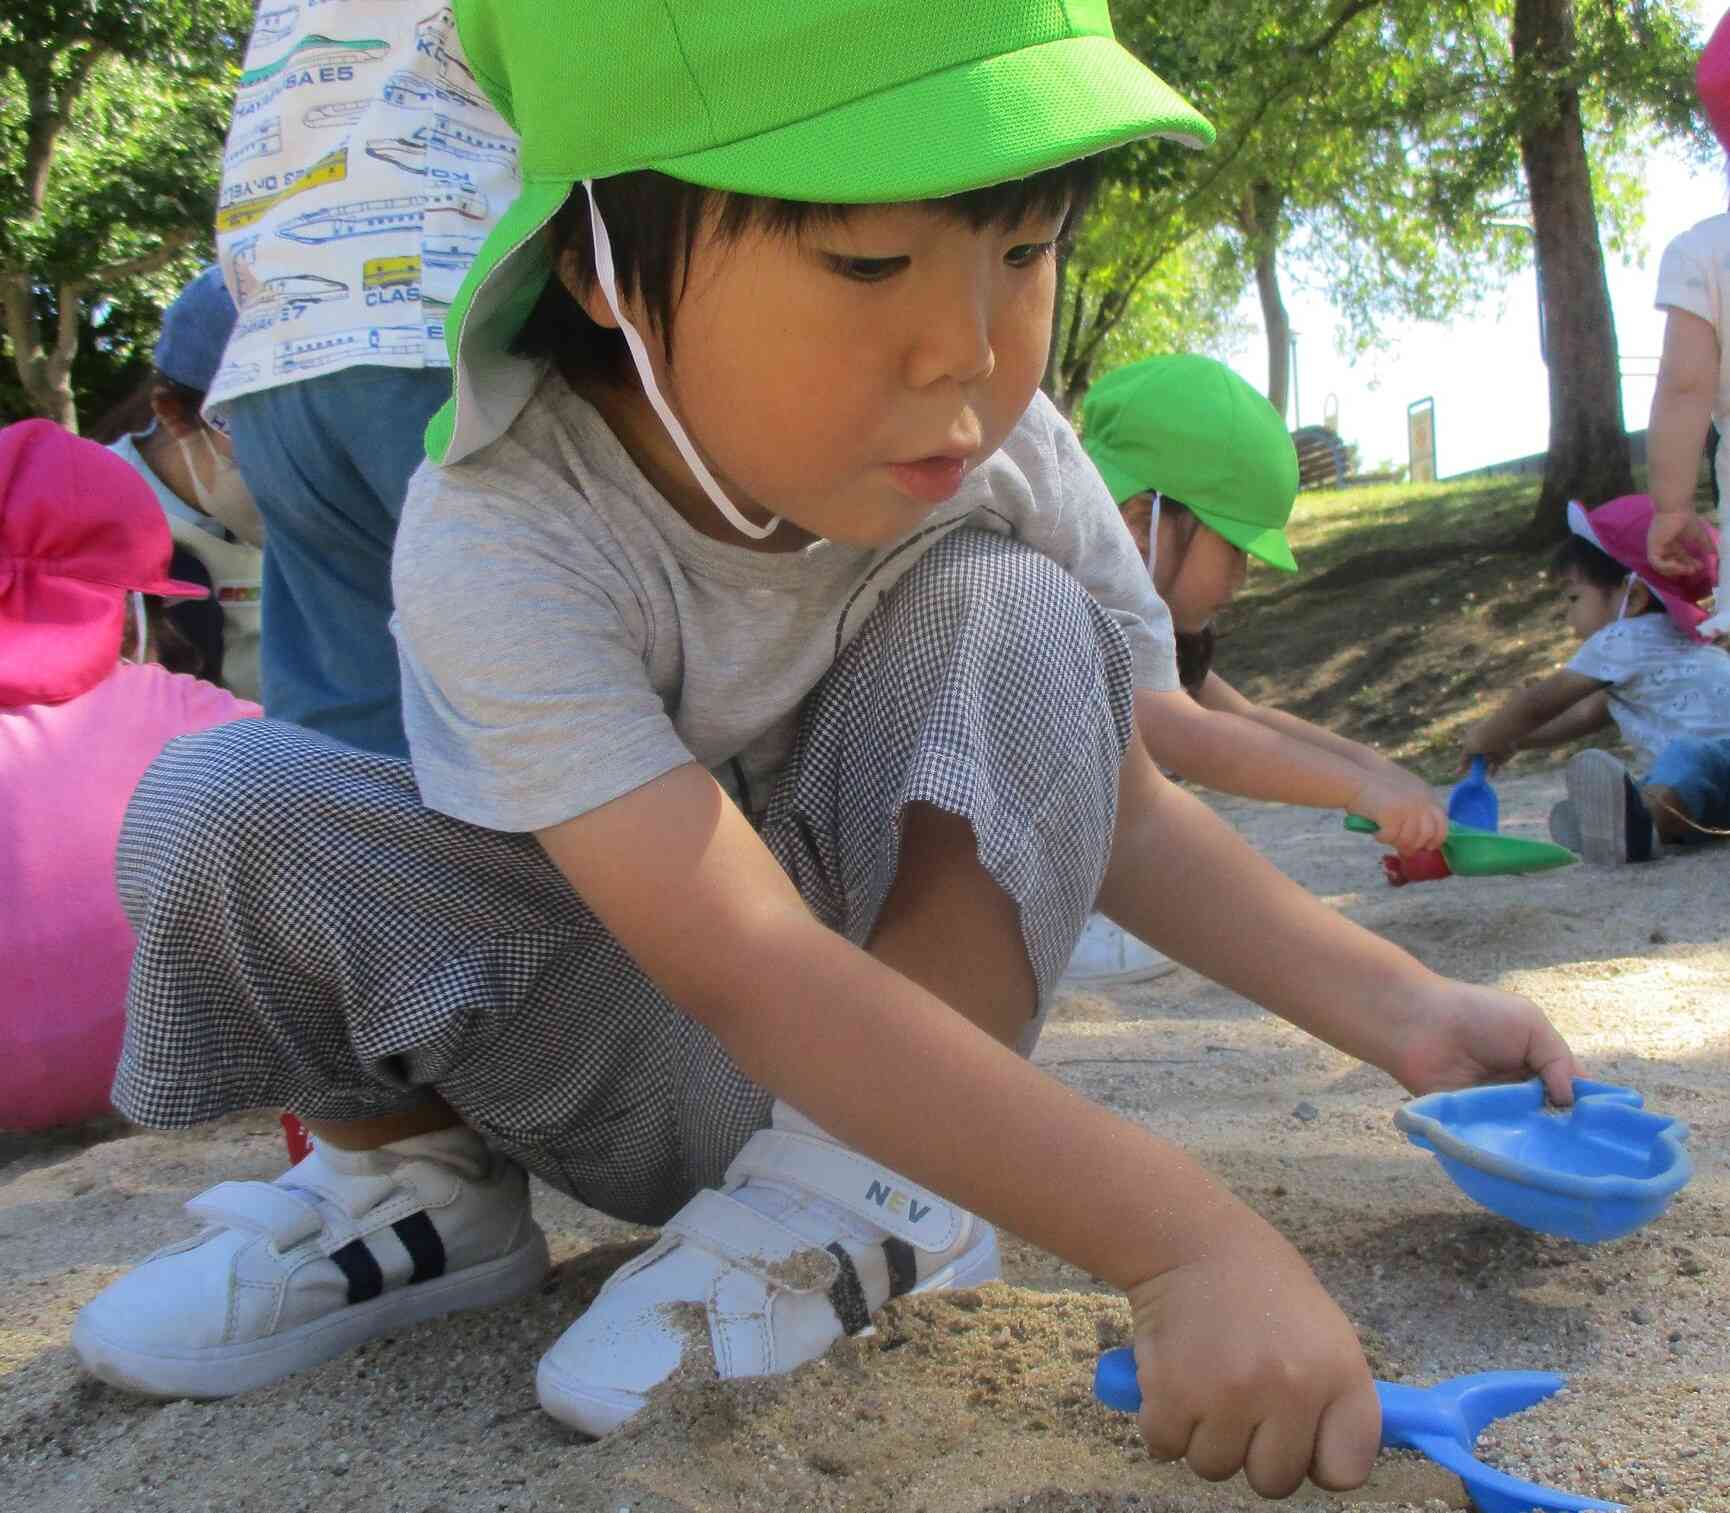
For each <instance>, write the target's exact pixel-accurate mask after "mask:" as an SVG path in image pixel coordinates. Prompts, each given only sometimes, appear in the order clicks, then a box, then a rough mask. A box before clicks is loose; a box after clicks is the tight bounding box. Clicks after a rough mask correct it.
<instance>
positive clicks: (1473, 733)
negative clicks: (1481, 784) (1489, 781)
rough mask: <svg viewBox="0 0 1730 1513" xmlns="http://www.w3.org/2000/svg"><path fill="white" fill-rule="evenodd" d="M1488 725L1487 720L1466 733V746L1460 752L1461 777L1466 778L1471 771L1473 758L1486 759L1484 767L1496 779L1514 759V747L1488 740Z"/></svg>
mask: <svg viewBox="0 0 1730 1513" xmlns="http://www.w3.org/2000/svg"><path fill="white" fill-rule="evenodd" d="M1488 725H1489V721H1488V720H1485V721H1483V722H1482V723H1480V724H1477V725H1474V726H1473V727H1472V728H1471V729H1470V730H1468V731H1467V732H1466V740H1465V745H1464V747H1463V748H1462V749H1461V751H1460V766H1459V775H1460V776H1461V777H1464V776H1465V775H1466V773H1467V771H1468V770H1470V768H1471V765H1472V758H1473V757H1482V758H1483V759H1484V766H1485V767H1486V768H1487V769H1488V770H1489V774H1490V776H1491V777H1494V776H1495V775H1496V774H1497V773H1498V772H1500V771H1501V770H1502V769H1503V768H1504V767H1506V766H1507V765H1508V763H1509V762H1511V761H1512V760H1513V759H1514V754H1515V748H1514V747H1512V746H1503V745H1501V744H1499V743H1493V742H1492V741H1491V740H1490V739H1489V738H1488V731H1487V727H1488Z"/></svg>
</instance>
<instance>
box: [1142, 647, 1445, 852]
mask: <svg viewBox="0 0 1730 1513" xmlns="http://www.w3.org/2000/svg"><path fill="white" fill-rule="evenodd" d="M1214 681H1215V679H1214V678H1213V676H1212V675H1211V674H1210V675H1209V679H1208V682H1207V683H1206V684H1204V685H1203V688H1202V694H1203V700H1204V704H1203V705H1198V704H1197V702H1196V701H1195V700H1194V699H1191V698H1190V697H1189V696H1188V695H1187V694H1182V693H1158V694H1156V693H1145V692H1144V693H1139V694H1137V695H1136V723H1137V725H1138V726H1139V728H1140V730H1141V735H1142V741H1143V744H1144V745H1146V747H1147V749H1148V751H1149V753H1150V754H1151V755H1152V756H1153V759H1154V760H1155V761H1156V762H1158V763H1159V765H1160V766H1162V767H1165V768H1169V769H1170V770H1171V771H1173V772H1176V773H1178V774H1179V775H1181V776H1183V777H1186V778H1189V779H1190V780H1191V781H1193V782H1197V783H1201V784H1203V785H1205V786H1206V787H1209V788H1215V789H1218V790H1219V791H1221V792H1223V793H1236V794H1241V795H1243V796H1244V797H1246V798H1257V799H1269V800H1271V801H1273V802H1275V803H1282V804H1307V805H1309V806H1310V807H1312V808H1316V809H1351V810H1355V811H1357V812H1358V813H1360V814H1367V815H1368V816H1369V817H1370V818H1371V819H1373V820H1375V821H1376V822H1377V823H1378V824H1379V825H1380V826H1381V827H1382V833H1381V836H1380V837H1379V838H1380V839H1382V840H1385V841H1386V842H1387V843H1388V844H1389V845H1392V846H1396V847H1398V848H1399V849H1400V850H1402V851H1421V850H1424V849H1425V848H1427V847H1432V846H1438V845H1440V844H1441V842H1442V838H1443V837H1444V835H1445V834H1446V833H1447V816H1446V815H1445V814H1443V813H1442V811H1441V809H1440V808H1439V807H1438V806H1437V804H1436V802H1435V799H1434V796H1433V795H1432V794H1431V793H1430V792H1429V790H1428V788H1426V787H1424V786H1423V785H1422V784H1421V783H1419V782H1418V781H1417V779H1415V778H1412V777H1411V776H1410V774H1408V773H1405V772H1402V771H1401V770H1400V769H1399V768H1397V767H1394V766H1393V764H1392V763H1386V764H1383V765H1382V766H1377V767H1374V768H1372V767H1370V766H1367V765H1365V764H1363V763H1360V762H1359V761H1358V760H1356V758H1355V757H1354V756H1352V755H1349V754H1347V753H1346V752H1344V751H1341V750H1339V749H1338V747H1339V746H1340V745H1352V744H1353V743H1351V742H1337V741H1335V739H1334V738H1332V737H1329V738H1328V739H1326V740H1314V739H1310V738H1309V736H1308V735H1307V734H1305V733H1304V732H1313V733H1314V734H1315V735H1317V736H1326V735H1327V732H1325V731H1322V730H1320V729H1319V727H1316V726H1312V725H1310V724H1309V723H1308V722H1307V721H1303V720H1295V721H1291V723H1292V724H1294V725H1298V726H1303V727H1304V732H1299V731H1296V730H1293V729H1289V728H1288V727H1287V725H1286V723H1285V721H1286V720H1289V719H1290V717H1279V718H1266V717H1267V716H1273V715H1274V713H1275V712H1274V711H1271V710H1264V709H1260V708H1258V707H1257V706H1256V705H1254V704H1251V703H1250V702H1249V700H1248V699H1245V698H1244V697H1243V695H1241V694H1240V693H1238V692H1237V690H1236V689H1234V688H1232V687H1231V685H1230V684H1228V683H1225V682H1224V680H1223V679H1222V680H1219V685H1220V686H1219V688H1218V689H1217V690H1216V689H1213V688H1212V685H1213V683H1214ZM1239 706H1241V708H1240V707H1239ZM1362 750H1363V751H1365V752H1366V753H1367V754H1369V755H1370V756H1374V753H1370V752H1368V748H1362ZM1377 760H1378V762H1379V758H1378V759H1377ZM1384 766H1385V769H1386V770H1383V767H1384Z"/></svg>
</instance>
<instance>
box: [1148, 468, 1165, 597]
mask: <svg viewBox="0 0 1730 1513" xmlns="http://www.w3.org/2000/svg"><path fill="white" fill-rule="evenodd" d="M1164 498H1165V495H1164V494H1162V493H1160V491H1159V490H1158V489H1155V490H1154V491H1153V513H1152V514H1151V515H1149V516H1148V517H1147V576H1148V577H1150V578H1151V577H1152V576H1153V558H1154V553H1155V550H1156V548H1157V547H1158V544H1159V506H1160V501H1161V500H1163V499H1164Z"/></svg>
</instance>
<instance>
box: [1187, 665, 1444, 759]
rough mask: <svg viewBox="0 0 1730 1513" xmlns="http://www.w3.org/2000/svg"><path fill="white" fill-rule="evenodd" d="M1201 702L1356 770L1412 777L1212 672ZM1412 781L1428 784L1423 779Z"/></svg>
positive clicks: (1377, 754)
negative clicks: (1249, 695) (1257, 699)
mask: <svg viewBox="0 0 1730 1513" xmlns="http://www.w3.org/2000/svg"><path fill="white" fill-rule="evenodd" d="M1197 697H1198V702H1199V703H1201V704H1202V705H1203V706H1205V707H1206V708H1208V709H1217V710H1219V711H1220V712H1221V713H1224V714H1235V715H1241V716H1242V717H1243V718H1244V719H1246V720H1254V721H1255V722H1256V724H1258V725H1262V726H1265V727H1266V728H1267V729H1269V730H1271V731H1274V732H1275V733H1276V734H1278V735H1283V736H1285V737H1287V738H1288V739H1290V740H1293V741H1302V742H1303V743H1304V744H1305V745H1306V746H1314V747H1315V748H1316V749H1317V750H1318V751H1327V752H1332V753H1333V755H1335V756H1337V757H1339V758H1340V759H1341V760H1342V761H1346V762H1350V763H1351V764H1352V765H1353V766H1354V767H1360V768H1362V769H1363V770H1364V771H1365V772H1374V771H1384V770H1391V771H1392V772H1397V773H1401V774H1403V775H1404V776H1407V777H1411V774H1409V773H1406V772H1405V769H1404V768H1403V767H1400V766H1399V765H1398V764H1397V763H1394V762H1390V761H1389V760H1388V759H1387V758H1386V757H1384V756H1383V755H1382V754H1381V753H1380V752H1379V751H1375V750H1373V749H1372V748H1370V747H1368V746H1365V745H1364V744H1363V743H1362V742H1361V741H1352V740H1348V739H1347V738H1346V737H1345V736H1343V735H1336V734H1335V733H1334V732H1333V731H1331V730H1328V729H1327V728H1325V727H1324V726H1321V725H1316V724H1314V723H1312V722H1311V721H1309V720H1305V719H1302V718H1300V717H1299V716H1297V715H1295V714H1287V713H1286V711H1285V710H1283V709H1270V708H1268V706H1267V705H1265V704H1255V703H1252V702H1251V701H1250V700H1248V699H1246V698H1245V697H1244V696H1243V695H1242V694H1241V693H1239V692H1238V690H1237V689H1235V688H1233V687H1232V685H1231V684H1230V683H1228V682H1226V680H1225V679H1224V678H1222V677H1221V676H1220V675H1219V674H1218V673H1217V672H1210V673H1208V675H1207V680H1206V681H1205V682H1204V683H1203V684H1202V685H1201V692H1200V693H1199V695H1198V696H1197ZM1411 781H1412V782H1414V783H1417V784H1419V786H1420V787H1422V786H1426V785H1424V784H1423V783H1422V782H1421V780H1420V779H1418V778H1415V777H1414V778H1411Z"/></svg>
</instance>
